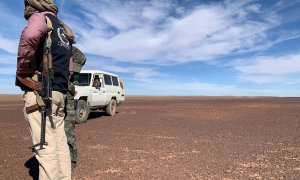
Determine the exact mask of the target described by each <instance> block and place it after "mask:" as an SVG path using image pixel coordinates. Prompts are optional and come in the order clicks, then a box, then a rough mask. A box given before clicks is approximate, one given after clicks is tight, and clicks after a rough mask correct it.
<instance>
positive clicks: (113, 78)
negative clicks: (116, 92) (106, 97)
mask: <svg viewBox="0 0 300 180" xmlns="http://www.w3.org/2000/svg"><path fill="white" fill-rule="evenodd" d="M111 78H112V82H113V85H114V86H119V81H118V78H117V77H116V76H111Z"/></svg>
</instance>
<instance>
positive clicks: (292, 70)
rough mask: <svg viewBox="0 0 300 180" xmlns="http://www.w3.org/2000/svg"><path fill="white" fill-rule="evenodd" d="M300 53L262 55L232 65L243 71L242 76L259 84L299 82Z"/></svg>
mask: <svg viewBox="0 0 300 180" xmlns="http://www.w3.org/2000/svg"><path fill="white" fill-rule="evenodd" d="M299 64H300V54H299V53H298V54H289V55H282V56H279V57H270V56H261V57H256V58H252V59H243V60H238V61H236V62H234V63H232V64H231V65H232V66H233V68H234V69H236V70H237V71H239V72H240V73H241V78H242V79H244V80H247V81H251V82H254V83H257V84H263V83H284V84H293V83H299V78H298V77H299V75H300V66H299Z"/></svg>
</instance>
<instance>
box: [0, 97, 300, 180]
mask: <svg viewBox="0 0 300 180" xmlns="http://www.w3.org/2000/svg"><path fill="white" fill-rule="evenodd" d="M22 109H23V102H22V101H21V99H20V95H1V96H0V115H1V116H0V129H1V131H0V137H1V141H0V179H1V180H2V179H3V180H6V179H22V180H23V179H25V180H26V179H36V178H37V175H38V163H37V161H36V159H35V158H34V157H32V152H31V151H30V150H29V149H28V147H30V146H31V145H32V144H31V137H30V132H29V129H28V127H27V122H26V121H25V120H24V118H23V113H22ZM299 130H300V98H295V97H291V98H287V97H285V98H279V97H176V96H174V97H146V96H145V97H142V96H141V97H134V96H131V97H130V96H129V97H127V99H126V101H125V102H124V103H123V104H122V105H121V106H120V107H119V111H118V113H117V114H116V115H115V116H113V117H110V116H106V115H105V113H104V112H102V111H96V112H93V113H91V114H90V117H89V120H88V121H87V122H86V123H84V124H79V125H76V134H77V135H76V136H77V143H78V150H79V154H78V155H79V157H78V165H77V167H76V168H75V169H73V171H72V179H104V180H110V179H112V180H115V179H116V180H119V179H120V180H123V179H124V180H143V179H163V180H164V179H166V180H169V179H170V180H175V179H178V180H185V179H187V180H189V179H300V131H299Z"/></svg>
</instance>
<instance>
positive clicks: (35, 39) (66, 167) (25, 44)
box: [16, 0, 74, 180]
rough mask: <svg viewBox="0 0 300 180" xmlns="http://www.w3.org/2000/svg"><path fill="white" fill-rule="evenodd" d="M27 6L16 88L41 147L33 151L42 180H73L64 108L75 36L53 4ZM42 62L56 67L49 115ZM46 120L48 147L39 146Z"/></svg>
mask: <svg viewBox="0 0 300 180" xmlns="http://www.w3.org/2000/svg"><path fill="white" fill-rule="evenodd" d="M24 2H25V12H24V17H25V19H26V20H28V25H27V27H25V28H24V30H23V32H22V34H21V37H20V42H19V49H18V58H17V79H16V85H17V86H19V87H20V88H21V89H22V90H23V91H24V94H23V96H22V99H23V100H24V106H25V107H24V116H25V119H26V120H27V122H28V125H29V128H30V132H31V137H32V142H33V144H34V145H38V146H33V151H34V153H35V157H36V159H37V160H38V161H39V179H67V180H70V179H71V163H70V153H69V149H68V144H67V137H66V134H65V131H64V104H65V97H66V93H67V90H68V79H69V76H70V72H69V65H70V63H72V61H70V60H71V59H72V58H71V49H72V46H71V44H73V43H74V42H73V40H74V35H73V33H72V31H71V29H69V28H68V27H67V26H66V25H65V24H63V23H62V22H61V21H60V20H59V19H58V18H57V13H58V8H57V6H56V5H55V4H54V2H53V0H25V1H24ZM45 39H46V40H45ZM49 39H50V41H48V40H49ZM45 42H46V43H45ZM49 42H50V43H49ZM45 47H47V48H45ZM46 51H47V53H46ZM45 54H46V56H45ZM48 55H49V57H48ZM50 56H51V57H52V58H50ZM44 57H47V58H44ZM42 59H43V62H44V59H48V60H49V62H50V60H51V62H52V63H51V64H52V65H53V67H52V66H51V70H53V71H51V72H53V77H51V78H50V79H51V80H50V81H51V82H52V83H51V85H52V91H50V92H51V94H52V95H51V96H52V97H51V98H50V100H51V101H48V102H51V103H50V104H51V108H50V109H47V111H46V115H45V113H44V112H45V111H44V110H41V109H44V108H41V106H40V104H41V102H42V101H43V99H41V97H40V91H41V89H43V88H45V87H44V86H43V87H40V86H41V85H40V84H39V82H38V79H40V78H37V77H39V76H40V72H41V68H43V69H44V68H45V69H47V68H46V67H45V66H44V63H41V61H42ZM41 64H43V67H41ZM49 66H50V65H49ZM43 72H44V70H43ZM43 82H44V81H43ZM47 82H49V81H47ZM39 85H40V86H39ZM49 89H51V88H49ZM43 115H45V116H46V117H45V116H43ZM44 117H45V120H46V125H45V142H47V143H45V142H44V143H43V144H44V146H39V145H40V144H41V143H40V142H42V141H39V140H40V139H42V138H40V137H41V134H42V133H41V131H42V130H41V127H43V126H41V121H42V119H43V118H44Z"/></svg>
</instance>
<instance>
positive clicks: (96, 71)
mask: <svg viewBox="0 0 300 180" xmlns="http://www.w3.org/2000/svg"><path fill="white" fill-rule="evenodd" d="M80 73H99V74H108V75H112V76H116V77H118V75H116V74H113V73H110V72H106V71H101V70H81V71H80Z"/></svg>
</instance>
